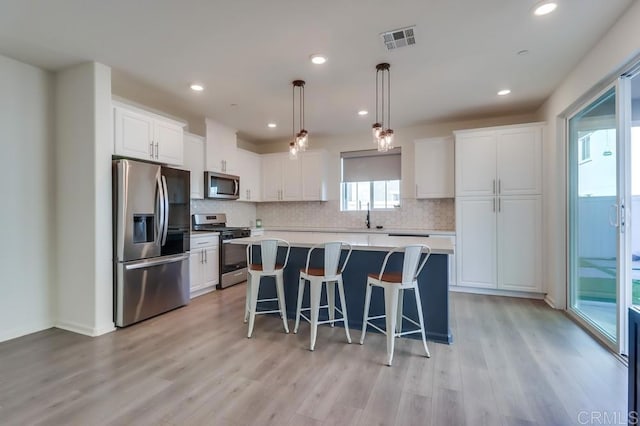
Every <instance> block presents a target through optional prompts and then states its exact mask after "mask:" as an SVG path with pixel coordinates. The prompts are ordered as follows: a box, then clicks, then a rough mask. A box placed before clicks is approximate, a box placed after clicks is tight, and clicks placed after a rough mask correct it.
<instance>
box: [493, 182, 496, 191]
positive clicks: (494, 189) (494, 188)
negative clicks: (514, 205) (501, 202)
mask: <svg viewBox="0 0 640 426" xmlns="http://www.w3.org/2000/svg"><path fill="white" fill-rule="evenodd" d="M493 195H496V180H495V179H494V180H493Z"/></svg>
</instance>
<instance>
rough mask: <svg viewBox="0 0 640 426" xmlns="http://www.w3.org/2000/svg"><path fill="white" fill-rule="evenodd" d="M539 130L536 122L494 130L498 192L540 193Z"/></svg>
mask: <svg viewBox="0 0 640 426" xmlns="http://www.w3.org/2000/svg"><path fill="white" fill-rule="evenodd" d="M542 131H543V128H542V127H540V126H536V127H524V128H512V129H506V130H502V131H499V132H498V135H497V158H498V161H497V165H498V170H497V177H498V189H497V191H498V194H499V195H515V194H540V193H542V176H541V175H542V173H541V170H542V167H541V165H542Z"/></svg>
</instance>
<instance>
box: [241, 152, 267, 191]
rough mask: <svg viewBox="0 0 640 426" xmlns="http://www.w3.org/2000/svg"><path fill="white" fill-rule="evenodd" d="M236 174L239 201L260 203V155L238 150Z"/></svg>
mask: <svg viewBox="0 0 640 426" xmlns="http://www.w3.org/2000/svg"><path fill="white" fill-rule="evenodd" d="M236 158H237V160H238V163H237V164H238V167H237V174H238V176H240V198H239V200H240V201H254V202H255V201H262V161H261V159H260V155H259V154H256V153H253V152H251V151H247V150H244V149H238V151H237V157H236Z"/></svg>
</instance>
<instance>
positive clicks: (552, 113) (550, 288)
mask: <svg viewBox="0 0 640 426" xmlns="http://www.w3.org/2000/svg"><path fill="white" fill-rule="evenodd" d="M638 22H640V2H633V3H632V4H631V6H630V8H629V9H628V10H627V12H626V13H625V14H624V15H623V16H622V17H621V18H620V19H619V20H618V22H617V23H616V24H615V25H614V26H613V27H612V28H611V29H610V30H609V32H608V33H607V34H606V35H605V36H604V37H603V38H602V39H601V40H600V41H599V42H598V44H596V46H594V48H593V49H591V51H590V52H589V53H588V54H587V55H585V57H584V58H583V59H582V60H581V61H580V63H579V64H578V65H577V66H576V67H575V68H574V70H573V71H572V72H571V73H570V74H569V75H568V76H567V77H566V78H565V80H564V81H563V82H562V83H561V84H560V86H558V88H557V89H556V90H555V91H554V93H553V94H552V95H551V97H550V98H549V99H548V100H547V101H546V102H545V104H544V105H543V106H542V107H541V108H540V110H539V118H540V119H541V120H545V121H547V123H548V126H549V132H548V134H549V137H548V138H547V140H546V141H545V142H546V143H545V147H544V150H543V156H544V161H543V164H544V178H545V180H544V194H545V196H544V206H545V207H544V219H543V220H544V223H545V233H546V235H545V241H546V244H545V246H546V247H545V250H544V253H545V255H546V258H545V259H544V264H545V272H544V281H545V283H546V284H547V289H546V290H547V299H548V301H549V302H550V303H551V304H553V305H554V306H555V307H557V308H565V307H566V264H567V259H566V241H565V237H566V224H565V221H566V179H565V175H566V159H565V152H566V151H565V149H566V146H565V142H564V140H565V138H564V131H565V129H564V120H563V119H562V118H561V115H562V114H563V113H565V112H566V111H568V110H570V109H571V108H572V106H573V105H575V104H576V102H578V101H579V100H580V99H581V98H583V97H584V96H585V95H586V94H587V93H588V92H590V90H591V89H592V88H594V87H595V86H598V85H601V84H602V82H603V81H606V80H608V79H610V78H613V77H614V76H615V73H616V71H618V70H619V69H620V68H621V67H622V66H624V65H625V64H626V63H627V62H629V61H630V60H632V59H633V58H634V57H636V56H637V55H638V53H639V52H640V25H638Z"/></svg>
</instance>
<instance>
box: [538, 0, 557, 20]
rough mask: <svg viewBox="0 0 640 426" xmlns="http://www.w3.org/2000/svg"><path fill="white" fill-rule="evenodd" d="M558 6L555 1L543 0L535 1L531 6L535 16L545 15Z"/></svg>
mask: <svg viewBox="0 0 640 426" xmlns="http://www.w3.org/2000/svg"><path fill="white" fill-rule="evenodd" d="M557 7H558V3H556V2H555V1H549V0H544V1H541V2H538V3H536V4H535V5H534V6H533V14H534V15H536V16H542V15H547V14H549V13H551V12H553V11H554V10H556V8H557Z"/></svg>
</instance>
